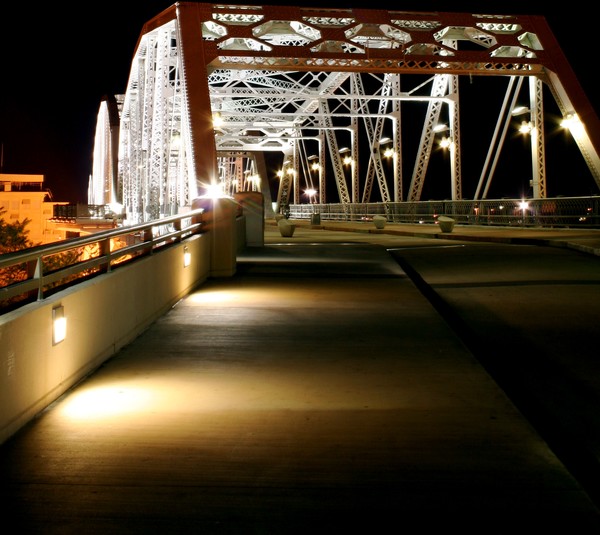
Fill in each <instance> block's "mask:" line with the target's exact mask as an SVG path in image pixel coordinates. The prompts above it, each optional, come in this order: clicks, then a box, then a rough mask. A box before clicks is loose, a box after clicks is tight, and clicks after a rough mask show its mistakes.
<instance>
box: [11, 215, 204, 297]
mask: <svg viewBox="0 0 600 535" xmlns="http://www.w3.org/2000/svg"><path fill="white" fill-rule="evenodd" d="M203 212H204V209H203V208H200V209H197V210H191V211H189V212H186V213H184V214H178V215H174V216H169V217H164V218H161V219H160V220H156V221H151V222H147V223H140V224H138V225H132V226H123V227H119V228H116V229H110V230H106V231H99V232H96V233H93V234H90V235H88V236H79V237H76V238H70V239H66V240H62V241H58V242H53V243H49V244H45V245H38V246H35V247H30V248H27V249H22V250H20V251H16V252H12V253H6V254H2V255H0V277H1V278H2V279H7V280H4V281H3V282H4V283H5V284H4V286H2V287H0V304H2V306H3V307H6V304H7V303H9V302H10V300H14V299H17V298H21V299H19V303H18V306H20V305H22V304H25V303H26V302H31V301H33V300H38V301H40V300H43V299H44V298H45V297H46V296H47V295H49V294H50V293H51V292H55V291H56V289H57V288H60V287H64V286H65V285H66V284H68V283H69V282H72V280H78V279H79V280H81V279H84V278H87V276H88V275H90V274H99V273H107V272H110V271H111V269H113V268H114V267H115V266H116V265H118V264H121V263H124V262H126V261H129V260H133V259H136V258H139V257H143V256H147V255H150V254H152V253H153V252H154V251H156V250H157V249H160V248H162V247H166V246H168V245H171V244H173V243H177V242H180V241H182V240H183V239H184V238H186V237H188V236H191V235H193V234H198V233H200V232H201V230H202V227H203V223H202V213H203ZM92 248H94V250H93V251H90V250H91V249H92ZM86 250H87V252H88V253H89V256H88V257H87V258H82V256H83V255H84V252H85V251H86ZM68 253H73V257H74V258H72V259H70V261H69V259H66V261H65V262H64V263H63V264H60V262H59V265H58V266H57V267H56V268H55V269H48V266H45V261H48V259H50V258H51V257H56V258H60V257H61V255H63V259H64V255H65V254H68ZM11 270H12V272H15V271H16V272H18V274H19V276H20V278H19V279H18V280H12V279H11V278H10V273H11ZM69 279H71V280H69ZM61 281H63V284H61ZM64 281H67V282H64Z"/></svg>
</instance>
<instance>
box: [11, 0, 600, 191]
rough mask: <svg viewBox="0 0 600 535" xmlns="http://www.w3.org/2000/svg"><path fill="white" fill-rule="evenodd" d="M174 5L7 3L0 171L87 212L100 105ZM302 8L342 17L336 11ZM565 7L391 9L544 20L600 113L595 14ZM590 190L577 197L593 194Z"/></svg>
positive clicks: (120, 87)
mask: <svg viewBox="0 0 600 535" xmlns="http://www.w3.org/2000/svg"><path fill="white" fill-rule="evenodd" d="M379 2H380V4H379V5H378V4H373V3H372V2H367V1H365V0H362V1H350V2H345V3H344V6H345V7H363V8H368V9H377V8H378V7H379V6H380V7H382V8H383V9H391V8H392V6H390V5H389V4H388V3H386V2H383V0H379ZM228 3H229V4H234V5H239V4H250V5H252V4H253V2H236V1H233V2H228ZM275 3H277V2H269V4H275ZM172 4H173V2H169V1H162V2H161V1H152V0H148V1H144V2H139V3H137V2H136V3H132V4H130V3H127V2H123V1H120V2H115V1H110V0H106V1H104V2H102V3H99V4H80V7H72V5H69V6H67V5H65V4H64V3H43V4H36V5H34V4H31V3H28V4H23V3H9V4H8V5H7V4H6V3H5V4H4V7H2V8H1V10H0V13H2V15H1V17H0V54H1V56H0V58H1V59H0V66H1V72H2V75H1V78H0V143H1V144H2V147H3V154H2V169H1V171H2V172H4V173H15V174H43V175H45V177H46V187H48V188H50V190H51V191H52V193H53V198H54V200H56V201H70V202H83V203H85V202H87V187H88V179H89V175H90V173H91V170H92V151H93V141H94V132H95V127H96V115H97V113H98V106H99V104H100V101H101V100H102V97H103V96H104V95H114V94H121V93H123V92H124V91H125V88H126V84H127V79H128V76H129V70H130V66H131V59H132V57H133V54H134V48H135V45H136V42H137V40H138V37H139V36H140V33H141V30H142V27H143V25H144V23H145V22H147V21H148V20H150V19H151V18H153V17H154V16H156V15H157V14H159V13H160V12H161V11H163V10H164V9H166V8H168V7H169V6H170V5H172ZM282 4H291V5H294V4H295V3H294V2H282ZM298 5H302V6H309V5H318V6H321V7H323V6H325V7H336V5H335V3H334V2H330V5H329V4H327V3H325V4H323V3H322V2H300V3H299V4H298ZM578 5H581V4H578ZM566 6H567V7H564V5H563V7H561V8H560V9H559V8H554V7H550V6H549V3H546V2H544V3H541V2H540V3H539V4H536V3H535V2H528V3H524V2H511V1H507V2H479V3H478V2H453V3H448V2H418V1H407V2H402V3H395V4H394V6H393V9H395V10H406V11H453V12H470V13H481V12H485V13H499V14H510V13H514V14H518V13H525V14H532V15H544V16H545V17H546V19H547V21H548V23H549V25H550V27H551V29H552V30H553V32H554V34H555V35H556V37H557V39H558V41H559V43H560V44H561V47H562V49H563V51H564V52H565V54H566V55H567V58H568V59H569V61H570V62H571V64H572V66H573V68H574V70H575V72H576V74H577V76H578V78H579V81H580V82H581V84H582V85H583V87H584V90H585V91H586V92H587V94H588V98H590V100H592V103H593V104H594V106H595V107H596V110H598V105H597V104H598V102H597V101H596V102H594V100H593V98H592V97H594V98H597V97H596V96H595V94H594V93H595V92H594V87H595V86H594V81H593V79H594V77H595V73H594V68H593V65H594V61H593V54H594V53H595V50H596V43H595V40H596V38H595V35H594V32H593V23H594V20H595V19H594V17H593V16H592V13H591V12H586V11H585V10H579V11H572V12H569V11H568V10H569V7H568V6H569V5H568V4H567V5H566ZM549 165H550V164H549ZM586 188H587V185H586V186H584V187H583V191H577V192H574V193H573V194H577V195H579V194H589V192H587V191H586ZM562 193H563V194H565V195H568V194H569V192H567V191H565V192H562ZM517 194H518V192H514V195H517Z"/></svg>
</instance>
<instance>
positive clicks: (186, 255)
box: [183, 245, 192, 267]
mask: <svg viewBox="0 0 600 535" xmlns="http://www.w3.org/2000/svg"><path fill="white" fill-rule="evenodd" d="M191 263H192V253H190V250H189V249H188V247H187V245H186V246H185V247H184V248H183V267H188V266H189V265H190V264H191Z"/></svg>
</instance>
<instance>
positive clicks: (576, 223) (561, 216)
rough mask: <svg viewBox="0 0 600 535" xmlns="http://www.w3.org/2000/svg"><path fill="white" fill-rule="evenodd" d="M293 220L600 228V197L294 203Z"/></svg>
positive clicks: (291, 210)
mask: <svg viewBox="0 0 600 535" xmlns="http://www.w3.org/2000/svg"><path fill="white" fill-rule="evenodd" d="M289 210H290V215H289V217H290V218H291V219H309V218H310V217H311V216H312V214H315V213H318V214H320V219H321V220H329V221H361V220H371V219H372V218H373V216H375V215H384V216H385V217H386V219H387V220H388V221H389V222H390V223H434V222H435V220H436V218H437V217H438V216H440V215H445V216H449V217H452V218H453V219H454V220H455V221H456V223H458V224H463V225H498V226H510V227H515V226H518V227H547V228H555V227H568V228H573V227H577V228H600V196H595V197H556V198H552V199H496V200H479V201H470V200H463V201H415V202H390V203H382V202H380V203H357V204H292V205H290V206H289Z"/></svg>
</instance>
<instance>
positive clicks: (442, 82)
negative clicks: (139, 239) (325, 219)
mask: <svg viewBox="0 0 600 535" xmlns="http://www.w3.org/2000/svg"><path fill="white" fill-rule="evenodd" d="M401 76H402V90H401V89H400V88H401V83H400V77H401ZM465 77H467V78H472V77H493V78H495V79H496V80H505V81H506V82H507V88H506V95H509V94H511V95H512V91H513V89H514V87H515V85H514V84H515V82H514V81H515V80H519V81H520V80H522V79H525V78H527V79H528V80H529V85H527V86H525V87H527V88H528V90H529V115H530V123H531V125H532V130H531V132H532V134H533V136H532V141H531V152H532V170H531V172H532V178H531V183H532V186H533V191H534V194H535V196H538V197H545V196H546V183H545V175H546V173H545V157H544V154H545V152H544V151H545V145H544V133H543V132H544V106H543V89H544V88H546V87H547V88H549V90H550V91H549V92H550V94H551V95H552V96H553V97H554V99H555V101H556V103H557V106H558V107H559V109H560V112H561V114H562V115H563V118H565V119H571V120H573V121H574V123H572V124H573V125H574V126H572V127H571V129H570V131H571V134H572V136H573V138H574V140H575V141H576V143H577V146H578V147H579V148H580V150H581V153H582V155H583V157H584V159H585V162H586V163H587V165H588V168H589V169H590V172H591V174H592V175H593V177H594V180H595V181H596V184H597V185H598V187H599V188H600V157H599V150H598V147H600V123H599V121H598V117H597V115H596V113H595V111H594V110H593V108H592V106H591V104H590V103H589V101H588V99H587V97H586V96H585V94H584V93H583V90H582V89H581V87H580V85H579V83H578V82H577V79H576V77H575V76H574V73H573V72H572V70H571V69H570V67H569V66H568V63H567V62H566V60H565V58H564V57H563V56H562V53H561V52H560V48H559V47H558V45H557V43H556V40H555V38H554V36H553V34H552V32H551V31H550V29H549V27H548V25H547V24H546V22H545V19H544V18H543V17H540V16H527V15H485V14H483V15H471V14H465V13H462V14H460V13H408V12H400V11H386V10H379V9H378V10H372V11H371V10H353V9H344V8H332V9H326V8H312V7H310V8H308V7H293V6H251V5H250V6H229V5H226V4H204V3H192V2H180V3H176V4H173V5H172V6H171V7H169V8H168V9H166V10H165V11H163V12H162V13H160V14H159V15H157V17H155V18H154V19H152V20H151V21H149V22H148V23H147V24H146V25H145V26H144V28H143V32H142V34H141V36H140V38H139V41H138V45H137V47H136V50H135V54H134V59H133V62H132V67H131V72H130V76H129V80H128V84H127V88H126V91H125V93H124V95H123V96H122V106H119V108H118V115H119V126H118V129H116V128H115V125H114V123H110V122H108V121H107V120H106V116H105V115H103V116H102V117H100V116H99V120H98V126H97V135H96V147H95V150H94V168H93V175H92V180H91V184H90V188H92V189H93V198H94V199H95V200H103V201H104V202H107V203H108V202H122V203H123V205H124V206H125V213H126V216H127V220H128V221H130V222H132V223H135V222H139V221H147V220H152V219H156V218H160V217H163V216H166V215H171V214H173V213H176V212H178V211H180V210H182V209H187V207H189V206H190V205H191V203H192V201H193V200H194V199H195V198H196V197H198V196H200V195H202V194H203V192H204V189H205V188H206V187H208V186H211V185H215V184H220V185H221V187H222V189H223V190H224V192H225V193H226V194H234V193H235V192H238V191H242V190H246V189H252V190H256V189H259V190H260V191H262V192H263V193H264V194H265V199H266V200H268V201H270V198H271V197H270V191H269V190H270V183H274V181H277V184H276V189H277V201H276V204H277V205H278V206H276V207H275V209H276V210H277V209H279V207H281V206H285V205H287V204H289V203H290V202H294V203H298V202H300V199H301V198H302V193H301V190H302V187H304V186H305V185H306V186H308V185H310V186H313V187H314V181H313V180H315V181H316V178H315V177H314V176H313V175H314V173H317V172H318V197H317V198H318V200H319V202H320V203H326V202H340V203H342V204H346V203H351V202H360V201H362V202H369V201H371V200H372V199H371V196H372V193H373V191H372V189H373V188H372V186H373V183H374V180H375V178H376V179H377V184H378V186H379V188H378V191H377V192H376V193H377V195H378V198H379V199H380V200H382V201H384V202H387V201H389V200H391V197H390V190H392V191H393V200H395V201H400V200H403V198H404V197H405V196H406V198H407V199H408V200H421V196H422V192H423V186H424V185H425V183H426V180H427V181H429V180H436V181H439V180H440V177H439V176H434V177H430V176H429V174H428V170H429V168H430V164H431V160H432V159H433V158H434V155H435V152H434V151H435V150H436V142H437V141H438V138H439V135H440V127H441V124H442V118H445V120H446V121H447V122H448V124H447V125H446V129H445V131H444V134H445V135H447V139H446V141H448V142H449V147H450V151H449V158H448V159H449V163H450V166H449V167H450V168H449V175H450V176H449V181H448V188H449V191H450V195H451V197H452V198H453V199H461V198H462V196H463V194H464V188H463V184H462V176H461V174H462V169H463V166H462V158H461V154H462V147H463V146H464V143H465V141H464V136H463V135H462V132H461V122H462V121H461V117H462V114H463V109H464V108H465V107H466V106H467V105H469V104H473V103H471V102H462V101H461V93H459V82H460V80H461V79H463V78H465ZM519 87H520V84H519ZM514 96H515V98H513V99H512V100H511V99H505V102H510V103H511V105H510V106H512V107H510V106H508V105H507V106H503V108H502V110H504V115H505V117H509V116H512V115H511V113H512V109H513V108H514V106H516V105H517V104H518V101H517V100H518V99H517V97H518V96H519V92H518V91H517V92H516V93H515V94H514ZM487 97H488V95H487V94H484V95H481V101H482V102H479V103H478V104H479V105H482V103H483V102H484V101H485V100H486V98H487ZM423 105H426V106H427V110H426V112H425V114H424V116H422V117H421V119H420V120H418V121H417V120H415V118H414V117H413V116H411V112H410V109H411V107H415V108H420V107H422V106H423ZM485 105H486V106H488V107H489V106H491V104H490V105H488V104H487V103H486V104H485ZM501 113H502V111H500V115H501ZM583 121H585V122H583ZM505 124H506V122H505V120H503V121H498V128H497V130H496V132H495V133H494V136H493V138H492V140H491V141H490V144H489V149H488V150H489V153H488V158H487V159H486V163H485V169H484V172H482V176H481V179H480V183H479V186H478V187H477V191H476V192H474V193H473V196H474V198H477V197H478V196H483V197H485V196H486V194H487V190H488V188H489V184H490V182H491V178H492V175H493V172H494V168H495V165H494V164H493V162H494V161H496V160H497V156H498V154H499V152H500V149H501V147H502V142H499V141H503V140H504V139H505V138H506V136H505V135H503V134H502V129H503V128H504V125H505ZM108 130H110V132H108ZM117 130H118V153H117V151H115V150H114V143H115V136H116V134H115V131H117ZM384 139H387V140H389V141H385V142H384ZM414 139H420V142H419V143H418V147H417V148H416V153H415V154H413V155H411V154H409V150H408V148H407V147H408V145H409V143H408V142H409V141H411V140H414ZM405 141H406V142H405ZM385 143H389V148H390V152H389V154H391V155H392V156H393V158H392V159H391V165H390V164H388V163H386V162H385V161H384V160H382V154H381V149H382V148H383V147H384V146H385ZM492 147H493V148H492ZM344 148H347V149H348V153H346V155H345V157H344V159H343V158H342V156H341V154H340V151H341V150H343V149H344ZM269 153H270V154H272V155H275V156H276V157H280V159H279V161H278V163H277V164H276V168H275V169H270V168H269V165H267V163H265V158H266V156H267V155H268V154H269ZM346 157H347V158H348V159H346ZM115 159H117V162H116V163H115ZM309 159H310V161H311V162H312V163H311V165H309ZM315 160H316V161H315ZM100 162H102V163H100ZM344 162H347V163H346V164H345V163H344ZM409 162H414V167H413V173H412V179H411V183H410V185H409V187H408V190H407V191H406V192H405V191H403V187H404V185H403V180H402V175H403V166H405V165H407V164H408V163H409ZM117 164H118V165H117ZM115 169H118V177H115V176H114V174H115ZM276 171H279V176H280V177H281V178H276V177H275V172H276ZM265 174H270V176H264V175H265ZM328 176H330V177H331V178H330V179H329V180H332V181H335V184H336V189H335V190H331V189H330V188H328V187H327V183H328V179H327V177H328ZM444 180H445V179H444ZM111 185H114V186H111ZM101 192H104V193H101ZM269 204H270V202H269ZM268 208H269V207H268V206H267V209H268Z"/></svg>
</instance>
